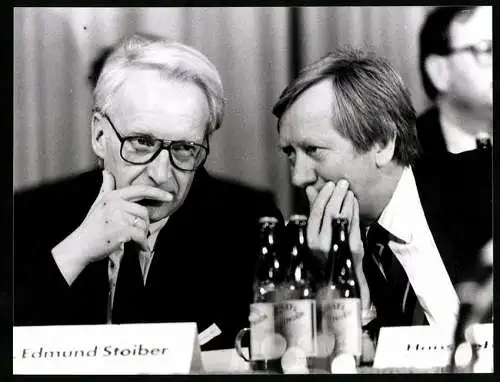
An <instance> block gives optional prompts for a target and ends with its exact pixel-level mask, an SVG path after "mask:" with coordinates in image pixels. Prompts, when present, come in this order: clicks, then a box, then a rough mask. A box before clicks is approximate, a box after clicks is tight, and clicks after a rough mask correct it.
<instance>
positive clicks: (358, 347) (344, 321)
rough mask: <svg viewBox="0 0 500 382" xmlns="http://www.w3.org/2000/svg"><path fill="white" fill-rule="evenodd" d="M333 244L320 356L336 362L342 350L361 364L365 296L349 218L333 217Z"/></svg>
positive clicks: (321, 300)
mask: <svg viewBox="0 0 500 382" xmlns="http://www.w3.org/2000/svg"><path fill="white" fill-rule="evenodd" d="M332 233H333V237H332V245H331V248H330V252H329V254H328V262H327V267H328V273H327V274H328V277H327V280H326V283H325V284H324V285H323V286H321V287H320V288H319V289H318V293H317V296H316V301H317V305H318V324H319V331H320V335H319V337H320V339H321V343H320V344H318V346H319V347H320V348H321V349H319V350H320V354H319V356H320V357H326V359H327V361H328V362H332V361H333V360H334V359H335V358H336V357H338V356H339V355H341V354H347V355H349V356H351V357H354V360H355V363H356V365H359V363H360V360H361V353H362V341H361V339H362V337H361V334H362V331H361V299H360V290H359V284H358V281H357V279H356V275H355V273H354V265H353V260H352V254H351V250H350V248H349V241H348V221H347V219H344V218H337V219H334V220H333V221H332Z"/></svg>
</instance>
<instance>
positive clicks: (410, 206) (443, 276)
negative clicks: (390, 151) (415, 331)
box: [378, 167, 459, 335]
mask: <svg viewBox="0 0 500 382" xmlns="http://www.w3.org/2000/svg"><path fill="white" fill-rule="evenodd" d="M378 223H379V224H380V225H381V226H382V227H384V228H385V229H386V230H387V231H389V232H390V233H391V234H392V235H393V236H394V237H395V238H392V237H391V240H390V241H389V247H390V248H391V250H392V251H393V253H394V255H395V257H396V258H397V259H398V260H399V262H400V263H401V265H402V267H403V268H404V270H405V272H406V274H407V276H408V280H409V281H410V283H411V285H412V287H413V290H414V291H415V294H416V296H417V299H418V301H419V302H420V305H421V306H422V308H423V310H424V313H425V315H426V317H427V320H428V322H429V324H430V325H438V326H439V327H440V329H442V331H443V333H444V334H445V335H450V334H451V333H452V331H453V330H454V328H455V325H456V321H457V317H458V309H459V300H458V296H457V293H456V291H455V289H454V287H453V285H452V283H451V280H450V277H449V275H448V272H447V271H446V268H445V266H444V264H443V260H442V259H441V256H440V254H439V251H438V248H437V247H436V243H435V242H434V238H433V237H432V234H431V231H430V229H429V226H428V224H427V220H426V218H425V215H424V211H423V209H422V204H421V202H420V197H419V195H418V191H417V185H416V183H415V178H414V176H413V171H412V169H411V167H406V168H405V169H404V170H403V174H402V176H401V179H400V180H399V182H398V184H397V186H396V190H395V191H394V194H393V195H392V198H391V200H390V201H389V204H388V205H387V206H386V208H385V209H384V211H383V212H382V214H381V215H380V217H379V219H378Z"/></svg>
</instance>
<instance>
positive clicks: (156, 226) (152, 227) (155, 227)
mask: <svg viewBox="0 0 500 382" xmlns="http://www.w3.org/2000/svg"><path fill="white" fill-rule="evenodd" d="M168 218H169V216H167V217H165V218H163V219H161V220H158V221H156V222H154V223H150V224H149V235H150V236H151V235H154V234H156V233H157V232H159V231H160V230H161V229H162V228H163V227H164V226H165V224H167V221H168Z"/></svg>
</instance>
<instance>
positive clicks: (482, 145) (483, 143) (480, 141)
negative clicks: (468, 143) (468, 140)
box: [476, 132, 491, 151]
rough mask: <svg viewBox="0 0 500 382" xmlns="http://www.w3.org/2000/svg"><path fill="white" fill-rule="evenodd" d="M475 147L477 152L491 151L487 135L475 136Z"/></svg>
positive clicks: (481, 133)
mask: <svg viewBox="0 0 500 382" xmlns="http://www.w3.org/2000/svg"><path fill="white" fill-rule="evenodd" d="M476 147H477V148H478V149H479V150H485V151H486V150H491V140H490V136H489V134H488V133H485V132H480V133H478V134H477V135H476Z"/></svg>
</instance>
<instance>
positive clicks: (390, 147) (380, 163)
mask: <svg viewBox="0 0 500 382" xmlns="http://www.w3.org/2000/svg"><path fill="white" fill-rule="evenodd" d="M395 147H396V137H394V138H392V139H390V140H389V141H388V142H387V143H386V144H383V143H382V142H377V143H375V145H374V150H375V165H376V166H377V167H379V168H380V167H385V166H387V165H388V164H389V163H390V162H391V161H392V158H393V157H394V149H395Z"/></svg>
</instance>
